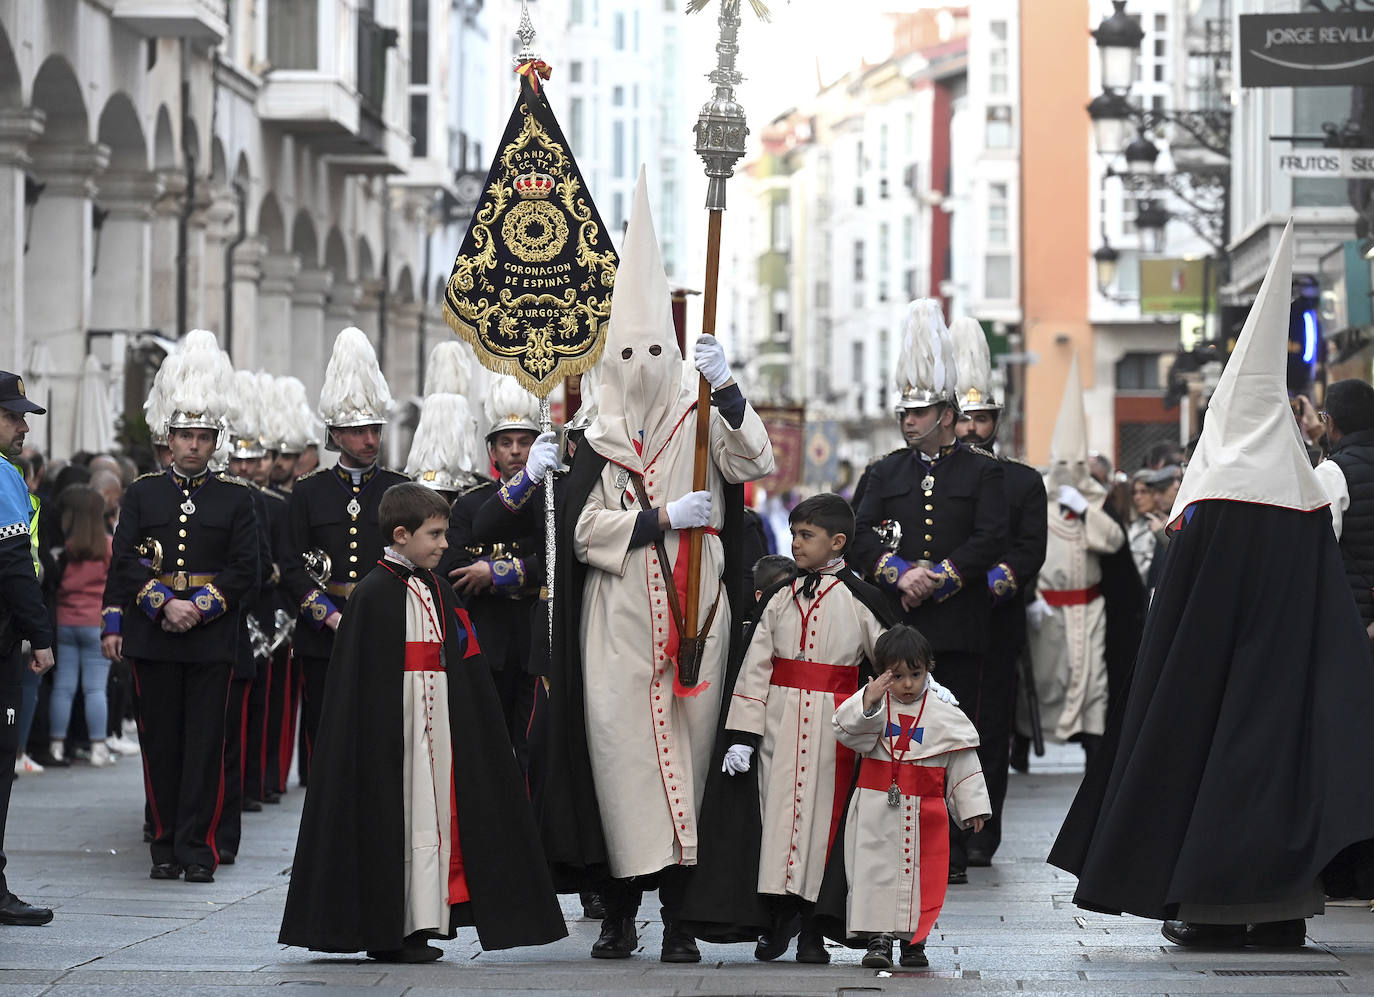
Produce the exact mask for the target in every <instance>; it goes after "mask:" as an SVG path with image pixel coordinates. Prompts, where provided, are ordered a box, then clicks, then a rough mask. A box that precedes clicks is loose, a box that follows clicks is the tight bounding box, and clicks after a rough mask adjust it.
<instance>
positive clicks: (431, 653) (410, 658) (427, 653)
mask: <svg viewBox="0 0 1374 997" xmlns="http://www.w3.org/2000/svg"><path fill="white" fill-rule="evenodd" d="M443 646H444V645H442V644H440V643H438V642H437V641H435V642H433V643H431V642H430V641H421V640H408V641H406V667H405V670H406V671H408V672H442V671H443V670H444V666H443V664H442V662H440V660H439V651H440V650H441V649H442V648H443Z"/></svg>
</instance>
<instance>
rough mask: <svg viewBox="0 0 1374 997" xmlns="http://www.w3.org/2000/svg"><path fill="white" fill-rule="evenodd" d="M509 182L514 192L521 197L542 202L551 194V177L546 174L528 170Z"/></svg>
mask: <svg viewBox="0 0 1374 997" xmlns="http://www.w3.org/2000/svg"><path fill="white" fill-rule="evenodd" d="M511 182H512V184H513V185H514V187H515V192H516V193H517V194H519V195H520V196H521V197H527V198H532V199H537V200H542V199H543V198H546V197H548V196H549V195H550V194H552V193H553V177H551V176H550V175H549V174H547V173H537V172H535V171H534V170H530V171H529V172H528V173H521V174H520V175H519V176H517V177H516V178H515V179H514V180H513V181H511Z"/></svg>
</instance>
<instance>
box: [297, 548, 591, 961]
mask: <svg viewBox="0 0 1374 997" xmlns="http://www.w3.org/2000/svg"><path fill="white" fill-rule="evenodd" d="M388 567H390V568H392V569H393V570H394V571H397V572H400V573H401V574H404V573H405V569H404V568H402V567H401V566H400V565H397V564H394V563H391V562H388ZM415 577H416V578H419V579H421V580H423V581H424V583H425V584H427V585H428V586H429V587H430V590H431V591H432V592H433V594H434V600H435V604H436V605H437V606H438V607H439V609H440V613H441V615H442V618H443V619H444V620H445V621H446V624H447V635H446V639H445V642H444V660H445V662H446V671H447V675H448V692H449V696H448V706H449V722H450V727H451V728H452V735H453V781H454V789H455V796H454V798H455V801H456V808H457V814H458V835H459V847H460V848H461V849H462V855H463V868H464V872H465V874H466V876H467V883H468V890H469V892H470V893H471V895H472V899H471V901H470V902H468V903H464V904H459V905H456V906H454V907H452V908H450V912H451V918H450V922H449V929H448V932H447V934H446V935H444V937H447V938H452V937H453V936H454V933H455V930H456V929H457V928H458V927H459V926H464V925H473V926H475V927H476V928H477V937H478V940H479V941H480V942H481V945H482V948H484V949H504V948H512V947H515V946H518V945H542V944H545V943H547V942H552V941H557V940H558V939H560V938H563V937H565V936H566V935H567V933H568V932H567V928H566V927H565V925H564V923H563V915H562V912H561V910H560V908H559V906H558V898H557V897H556V896H555V895H554V892H553V887H552V884H551V883H550V881H549V873H548V868H547V866H546V865H545V862H544V855H543V852H542V851H541V849H540V847H539V837H538V833H537V830H536V828H535V822H534V814H533V811H532V810H531V808H530V805H529V801H528V799H527V798H526V796H525V790H524V782H523V780H522V779H521V776H520V771H519V768H518V767H517V765H516V762H515V755H514V753H513V752H512V750H511V746H510V738H509V737H508V736H507V735H506V729H505V724H504V722H503V720H502V712H501V705H500V702H499V701H498V699H497V697H496V690H495V688H494V686H493V685H492V680H491V675H490V674H489V670H488V668H487V666H486V662H485V660H484V659H483V658H482V655H481V651H480V649H478V648H477V647H476V638H475V637H473V636H472V633H471V630H470V623H469V621H468V620H467V617H466V610H464V609H463V604H462V602H461V600H460V599H459V598H458V596H457V595H456V594H455V593H454V591H453V589H452V588H450V587H449V585H448V583H447V582H444V581H442V580H440V579H438V578H437V577H436V576H435V575H434V574H433V573H431V572H428V571H418V572H416V574H415ZM405 597H406V585H405V582H404V581H403V579H402V577H400V575H398V574H393V573H392V571H389V570H387V569H386V568H383V567H377V568H374V569H373V570H372V571H371V572H370V573H369V574H368V575H367V577H365V578H364V579H363V580H362V581H361V582H360V583H359V584H358V587H357V589H356V590H355V591H354V594H353V597H352V598H351V599H349V601H348V611H347V612H346V613H344V616H343V623H342V624H341V625H340V627H339V630H338V633H337V635H336V637H337V639H336V640H335V641H334V651H333V654H332V655H331V656H330V659H329V682H328V683H327V684H326V687H325V698H324V714H323V717H322V719H321V721H320V733H319V740H318V741H317V742H316V745H315V751H314V757H313V760H312V763H311V766H310V788H309V790H308V791H307V793H306V797H305V809H304V811H303V812H302V814H301V828H300V836H299V838H298V839H297V842H296V859H295V863H294V864H293V865H292V869H291V886H290V889H289V890H288V892H287V896H286V911H285V913H284V914H283V915H282V925H281V934H280V936H279V938H278V941H280V942H281V943H282V944H283V945H299V946H301V947H302V948H309V949H315V950H317V951H321V952H359V951H365V950H373V951H376V950H385V949H397V948H400V947H401V943H402V936H403V933H404V927H405V914H404V904H405V816H404V802H403V801H404V796H403V792H402V786H401V770H402V765H403V758H404V751H405V749H404V731H403V723H402V682H401V667H402V661H403V653H404V647H405V636H406V635H405V618H406V616H405Z"/></svg>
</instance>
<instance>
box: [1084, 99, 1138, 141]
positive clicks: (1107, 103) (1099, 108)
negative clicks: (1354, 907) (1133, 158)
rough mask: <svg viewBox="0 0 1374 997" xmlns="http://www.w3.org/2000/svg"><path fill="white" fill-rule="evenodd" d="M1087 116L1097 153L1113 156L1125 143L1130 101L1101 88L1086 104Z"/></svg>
mask: <svg viewBox="0 0 1374 997" xmlns="http://www.w3.org/2000/svg"><path fill="white" fill-rule="evenodd" d="M1088 117H1089V118H1091V119H1092V122H1093V141H1094V142H1095V143H1096V144H1097V151H1098V153H1099V154H1100V155H1103V156H1115V155H1116V154H1117V152H1119V151H1120V149H1121V147H1122V146H1123V145H1125V144H1126V132H1127V129H1129V127H1130V124H1131V105H1130V102H1129V101H1127V100H1126V98H1125V97H1123V96H1121V94H1119V93H1114V92H1112V91H1111V90H1103V91H1102V92H1101V93H1100V94H1098V95H1097V96H1096V97H1094V98H1093V99H1092V102H1091V103H1089V104H1088Z"/></svg>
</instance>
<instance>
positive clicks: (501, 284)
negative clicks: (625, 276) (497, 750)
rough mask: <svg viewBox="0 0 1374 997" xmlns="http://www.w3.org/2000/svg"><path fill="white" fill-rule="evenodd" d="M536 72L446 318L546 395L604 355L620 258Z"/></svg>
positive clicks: (493, 174) (457, 274) (465, 251)
mask: <svg viewBox="0 0 1374 997" xmlns="http://www.w3.org/2000/svg"><path fill="white" fill-rule="evenodd" d="M533 78H536V77H535V76H534V74H532V73H522V75H521V80H520V96H519V98H518V99H517V100H516V104H515V109H514V110H513V111H512V112H511V116H510V121H509V122H508V123H507V124H506V131H505V134H504V135H503V136H502V137H501V145H500V150H499V151H498V152H497V155H496V158H495V159H494V160H493V162H492V164H491V170H490V171H489V172H488V173H487V180H486V185H485V188H484V190H483V192H482V196H481V199H480V200H479V202H478V204H477V207H476V210H475V211H474V212H473V215H472V222H471V224H470V225H469V226H468V231H467V235H466V237H465V238H464V239H463V245H462V248H461V249H459V251H458V258H457V259H456V260H455V261H454V264H453V272H452V274H451V275H450V277H449V281H448V287H447V289H446V291H445V294H444V317H445V318H446V319H447V320H448V323H449V325H450V326H452V327H453V329H454V331H455V332H457V333H458V334H459V335H460V336H462V337H463V338H464V339H466V340H467V341H468V342H469V343H471V344H472V348H473V350H474V351H476V353H477V359H478V360H479V361H481V363H482V365H483V366H484V367H486V368H488V369H489V370H492V371H495V372H497V373H499V374H510V375H511V376H513V377H514V378H515V379H516V380H518V381H519V382H520V383H521V385H523V386H524V387H525V388H526V389H527V390H529V391H530V392H532V393H533V394H535V395H538V396H539V397H540V398H546V397H548V395H549V393H550V392H551V391H552V390H553V388H554V386H555V385H556V384H558V383H559V382H560V381H561V380H562V379H563V378H565V377H570V376H572V375H574V374H580V373H582V372H583V371H585V370H588V369H589V368H591V367H592V366H593V365H595V363H596V362H597V360H599V359H600V357H601V346H602V343H603V342H604V341H605V335H604V332H605V327H606V322H607V320H608V319H609V318H610V314H611V292H612V290H613V289H614V286H615V271H616V264H617V263H618V258H617V256H616V252H615V248H614V247H613V246H612V245H611V239H610V235H609V233H608V232H607V231H606V226H605V225H603V224H602V222H601V216H600V215H599V214H598V213H597V210H596V205H595V204H593V203H592V200H591V197H590V196H589V195H588V194H587V190H586V184H585V183H584V182H583V180H582V174H581V172H580V171H579V170H578V168H577V163H576V162H575V161H574V159H573V155H572V151H571V150H570V149H569V148H568V144H567V141H566V140H565V139H564V137H563V131H562V129H561V128H559V126H558V121H557V120H556V119H555V118H554V114H553V110H552V109H551V108H550V107H549V104H548V101H547V97H546V90H547V88H542V87H541V88H540V89H539V90H538V91H537V92H536V90H535V88H534V87H533V86H532V83H531V80H532V79H533Z"/></svg>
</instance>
